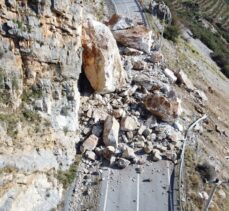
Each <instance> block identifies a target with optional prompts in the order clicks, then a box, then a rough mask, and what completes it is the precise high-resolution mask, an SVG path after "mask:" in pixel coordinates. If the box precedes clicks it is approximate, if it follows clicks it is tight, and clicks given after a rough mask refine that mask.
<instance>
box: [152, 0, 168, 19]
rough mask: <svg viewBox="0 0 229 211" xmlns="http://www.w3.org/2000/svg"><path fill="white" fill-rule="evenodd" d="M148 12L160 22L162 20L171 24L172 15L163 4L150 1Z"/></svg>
mask: <svg viewBox="0 0 229 211" xmlns="http://www.w3.org/2000/svg"><path fill="white" fill-rule="evenodd" d="M149 11H150V13H151V14H152V15H154V16H157V17H158V18H160V19H161V20H164V19H165V21H166V22H167V23H171V21H172V14H171V12H170V9H169V7H168V6H166V5H165V3H164V2H159V3H157V2H156V1H151V2H150V5H149Z"/></svg>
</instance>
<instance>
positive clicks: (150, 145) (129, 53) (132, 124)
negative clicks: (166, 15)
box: [80, 15, 184, 169]
mask: <svg viewBox="0 0 229 211" xmlns="http://www.w3.org/2000/svg"><path fill="white" fill-rule="evenodd" d="M115 21H116V22H117V23H116V22H115ZM125 21H127V23H125ZM130 23H131V21H130V20H129V19H125V18H122V17H117V15H116V16H115V17H112V20H111V21H110V22H109V23H108V25H109V26H110V27H111V29H112V32H113V33H114V35H117V33H119V32H120V28H121V29H122V33H123V30H126V31H129V32H130V33H132V32H133V27H136V26H132V25H131V24H130ZM116 24H120V25H119V26H117V25H116ZM131 27H132V28H131ZM141 27H142V28H144V26H141ZM143 31H144V30H143ZM150 33H152V32H150ZM122 36H124V37H125V36H127V37H128V39H127V40H126V41H125V42H129V39H130V40H131V41H133V42H135V38H136V37H135V36H137V35H136V34H135V36H134V37H132V36H129V34H128V33H126V34H125V33H123V34H122ZM138 36H139V37H141V31H139V32H138ZM115 38H116V39H117V36H115ZM123 40H125V39H123ZM152 40H153V39H152ZM117 41H118V42H119V41H120V40H119V39H118V40H117ZM130 43H131V42H130ZM124 46H128V47H124ZM124 46H123V47H120V52H121V60H122V61H123V64H124V69H125V71H126V73H127V78H126V81H127V83H126V85H125V86H122V87H117V88H116V91H114V92H110V93H100V94H99V93H98V92H96V93H93V94H91V95H90V94H89V95H88V96H84V97H82V99H81V104H82V105H81V108H82V110H81V113H80V130H81V131H83V133H82V134H81V142H80V145H81V146H80V152H81V153H83V154H84V157H85V158H86V159H88V160H90V161H95V160H99V161H105V162H107V163H108V164H109V165H110V166H116V167H118V168H120V169H123V168H125V167H127V166H128V165H130V164H131V163H137V164H143V163H144V162H143V160H142V158H141V156H138V154H146V155H147V157H148V158H149V159H150V160H152V161H159V160H162V159H168V160H171V161H172V162H174V163H176V161H177V155H178V153H179V150H180V147H181V146H182V141H183V139H184V137H183V135H182V130H183V128H182V125H180V124H179V122H178V121H177V118H178V117H179V116H180V114H181V112H182V108H181V100H180V99H179V97H178V96H177V94H176V91H174V90H175V89H174V86H175V82H176V81H177V76H175V74H174V73H173V71H172V70H170V69H168V68H166V67H165V64H164V63H163V55H162V54H161V53H160V52H158V51H153V52H151V53H146V51H144V49H142V51H141V49H140V48H138V47H135V46H134V45H128V43H127V45H124ZM130 47H131V48H130Z"/></svg>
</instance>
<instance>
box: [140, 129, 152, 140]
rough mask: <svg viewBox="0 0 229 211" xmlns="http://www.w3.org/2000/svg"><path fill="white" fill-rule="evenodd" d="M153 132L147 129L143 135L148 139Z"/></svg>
mask: <svg viewBox="0 0 229 211" xmlns="http://www.w3.org/2000/svg"><path fill="white" fill-rule="evenodd" d="M151 132H152V130H150V129H149V128H146V129H145V130H144V131H143V133H142V135H143V136H144V137H145V138H146V137H148V136H149V135H150V134H151Z"/></svg>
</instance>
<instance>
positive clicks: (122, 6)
mask: <svg viewBox="0 0 229 211" xmlns="http://www.w3.org/2000/svg"><path fill="white" fill-rule="evenodd" d="M112 2H113V4H114V6H115V10H116V13H117V14H119V15H122V16H127V17H130V18H132V19H133V20H134V21H136V22H138V23H143V24H146V22H145V19H144V17H143V13H142V12H141V9H140V7H139V4H138V2H137V1H136V0H112Z"/></svg>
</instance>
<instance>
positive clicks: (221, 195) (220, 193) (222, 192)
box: [218, 189, 227, 199]
mask: <svg viewBox="0 0 229 211" xmlns="http://www.w3.org/2000/svg"><path fill="white" fill-rule="evenodd" d="M218 194H219V196H220V198H221V199H226V198H227V195H226V193H225V192H224V191H223V190H222V189H221V190H219V191H218Z"/></svg>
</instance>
